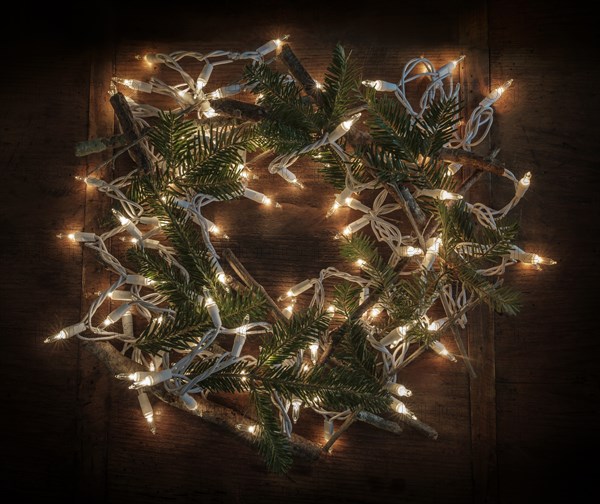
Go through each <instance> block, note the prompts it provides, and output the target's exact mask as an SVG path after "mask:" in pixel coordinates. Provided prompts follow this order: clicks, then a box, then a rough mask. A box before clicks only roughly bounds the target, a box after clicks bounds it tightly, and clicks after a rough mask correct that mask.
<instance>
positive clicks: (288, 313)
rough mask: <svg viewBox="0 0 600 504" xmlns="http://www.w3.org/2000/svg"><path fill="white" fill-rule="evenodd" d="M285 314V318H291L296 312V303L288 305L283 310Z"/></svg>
mask: <svg viewBox="0 0 600 504" xmlns="http://www.w3.org/2000/svg"><path fill="white" fill-rule="evenodd" d="M282 312H283V315H284V316H285V318H287V319H290V318H292V315H293V314H294V305H293V304H289V305H287V306H286V307H285V308H284V309H283V310H282Z"/></svg>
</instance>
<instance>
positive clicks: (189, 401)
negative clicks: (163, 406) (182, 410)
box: [181, 393, 198, 411]
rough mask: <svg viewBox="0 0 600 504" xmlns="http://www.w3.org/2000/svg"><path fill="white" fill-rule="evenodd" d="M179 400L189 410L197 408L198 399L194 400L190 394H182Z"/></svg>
mask: <svg viewBox="0 0 600 504" xmlns="http://www.w3.org/2000/svg"><path fill="white" fill-rule="evenodd" d="M181 401H182V402H183V404H185V407H186V408H187V409H189V410H190V411H196V410H197V409H198V401H196V399H194V398H193V397H192V396H191V395H190V394H187V393H186V394H182V395H181Z"/></svg>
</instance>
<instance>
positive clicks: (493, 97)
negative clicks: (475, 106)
mask: <svg viewBox="0 0 600 504" xmlns="http://www.w3.org/2000/svg"><path fill="white" fill-rule="evenodd" d="M512 83H513V79H510V80H507V81H506V82H505V83H504V84H502V85H501V86H499V87H497V88H496V89H494V90H493V91H492V92H491V93H490V94H488V95H487V96H486V97H485V98H484V99H483V100H481V101H480V102H479V106H480V107H484V108H485V107H491V106H492V105H493V104H494V103H496V101H498V100H499V99H500V97H501V96H502V95H503V94H504V92H505V91H506V90H507V89H508V88H509V87H510V86H512Z"/></svg>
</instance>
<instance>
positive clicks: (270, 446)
mask: <svg viewBox="0 0 600 504" xmlns="http://www.w3.org/2000/svg"><path fill="white" fill-rule="evenodd" d="M250 398H251V400H252V403H253V404H254V408H255V409H256V417H257V419H258V425H259V427H258V429H257V431H256V433H255V435H256V442H257V445H258V451H259V453H260V454H261V456H262V457H263V459H264V460H265V462H266V464H267V467H268V468H269V469H270V470H271V471H273V472H275V473H284V472H286V471H287V470H288V469H289V468H290V466H291V465H292V450H291V447H290V443H289V441H288V439H287V437H286V436H285V435H284V434H283V433H282V432H281V426H280V425H279V419H278V417H277V415H276V414H275V412H274V410H273V404H272V403H271V395H270V393H269V392H268V391H266V390H264V389H253V390H251V392H250Z"/></svg>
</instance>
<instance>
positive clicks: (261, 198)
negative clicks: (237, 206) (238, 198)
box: [244, 187, 271, 205]
mask: <svg viewBox="0 0 600 504" xmlns="http://www.w3.org/2000/svg"><path fill="white" fill-rule="evenodd" d="M244 197H245V198H248V199H250V200H252V201H256V202H257V203H261V204H262V205H270V204H271V199H270V198H269V197H267V196H265V195H264V194H263V193H260V192H258V191H254V190H253V189H249V188H247V187H246V188H245V189H244Z"/></svg>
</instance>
